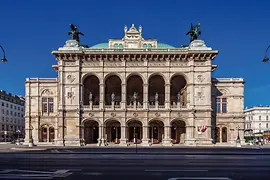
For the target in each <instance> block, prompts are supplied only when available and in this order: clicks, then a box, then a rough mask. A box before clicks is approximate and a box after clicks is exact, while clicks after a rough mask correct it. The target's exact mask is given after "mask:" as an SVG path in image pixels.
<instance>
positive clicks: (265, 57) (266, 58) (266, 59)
mask: <svg viewBox="0 0 270 180" xmlns="http://www.w3.org/2000/svg"><path fill="white" fill-rule="evenodd" d="M269 48H270V46H268V47H267V48H266V50H265V55H264V58H263V60H262V62H268V61H269V58H268V57H267V51H268V49H269Z"/></svg>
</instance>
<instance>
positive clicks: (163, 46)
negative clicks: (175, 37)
mask: <svg viewBox="0 0 270 180" xmlns="http://www.w3.org/2000/svg"><path fill="white" fill-rule="evenodd" d="M157 48H161V49H162V48H165V49H170V48H175V47H173V46H171V45H169V44H165V43H157Z"/></svg>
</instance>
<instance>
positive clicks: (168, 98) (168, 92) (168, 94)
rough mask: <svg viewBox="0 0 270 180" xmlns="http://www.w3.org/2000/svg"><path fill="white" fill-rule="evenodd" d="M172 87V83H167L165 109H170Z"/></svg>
mask: <svg viewBox="0 0 270 180" xmlns="http://www.w3.org/2000/svg"><path fill="white" fill-rule="evenodd" d="M170 88H171V84H165V109H170V104H171V103H170V102H171V100H170V99H171V97H170Z"/></svg>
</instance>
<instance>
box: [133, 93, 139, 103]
mask: <svg viewBox="0 0 270 180" xmlns="http://www.w3.org/2000/svg"><path fill="white" fill-rule="evenodd" d="M133 99H134V101H137V99H138V93H137V92H134V94H133Z"/></svg>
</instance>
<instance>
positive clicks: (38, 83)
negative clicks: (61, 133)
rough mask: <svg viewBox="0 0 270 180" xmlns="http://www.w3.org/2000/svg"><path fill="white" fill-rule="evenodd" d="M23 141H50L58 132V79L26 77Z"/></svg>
mask: <svg viewBox="0 0 270 180" xmlns="http://www.w3.org/2000/svg"><path fill="white" fill-rule="evenodd" d="M25 93H26V96H25V98H26V99H25V102H26V106H25V130H26V131H25V133H26V134H25V143H28V142H29V139H31V137H32V139H33V141H34V142H50V141H53V139H55V137H57V136H55V133H58V127H59V125H58V122H57V114H58V109H57V107H58V79H57V78H27V79H26V82H25Z"/></svg>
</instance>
